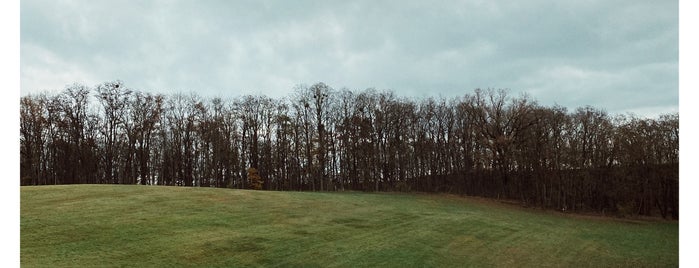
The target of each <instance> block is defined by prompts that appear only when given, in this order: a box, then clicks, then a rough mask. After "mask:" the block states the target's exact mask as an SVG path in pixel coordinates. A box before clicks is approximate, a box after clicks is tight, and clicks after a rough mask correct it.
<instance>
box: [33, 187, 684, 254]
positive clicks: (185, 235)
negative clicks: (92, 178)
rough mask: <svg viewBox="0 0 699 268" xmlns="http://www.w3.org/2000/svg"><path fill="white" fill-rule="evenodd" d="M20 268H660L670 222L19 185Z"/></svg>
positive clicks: (495, 206) (326, 198)
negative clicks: (365, 267) (253, 267)
mask: <svg viewBox="0 0 699 268" xmlns="http://www.w3.org/2000/svg"><path fill="white" fill-rule="evenodd" d="M20 191H21V194H20V196H21V235H20V236H21V242H20V243H21V246H20V251H21V257H20V259H21V265H22V266H26V267H86V266H87V267H90V266H100V267H104V266H107V267H109V266H111V267H144V266H159V267H176V266H205V267H224V266H228V267H240V266H272V267H295V266H297V267H361V266H369V267H405V266H418V267H426V266H429V267H431V266H444V267H468V266H474V267H491V266H500V267H521V266H529V267H546V266H552V267H571V266H573V267H609V266H614V267H618V266H628V267H643V266H647V267H666V266H678V251H679V248H678V247H679V242H678V240H679V237H678V235H679V234H678V229H679V228H678V223H677V222H662V221H628V220H626V221H624V220H619V219H608V218H595V217H581V216H572V215H563V214H560V213H555V212H545V211H541V210H536V209H522V208H518V207H513V206H506V205H501V204H499V203H496V202H491V201H484V200H482V199H476V198H459V197H455V196H449V195H426V194H389V193H384V194H367V193H308V192H268V191H245V190H230V189H207V188H184V187H154V186H114V185H77V186H39V187H21V190H20Z"/></svg>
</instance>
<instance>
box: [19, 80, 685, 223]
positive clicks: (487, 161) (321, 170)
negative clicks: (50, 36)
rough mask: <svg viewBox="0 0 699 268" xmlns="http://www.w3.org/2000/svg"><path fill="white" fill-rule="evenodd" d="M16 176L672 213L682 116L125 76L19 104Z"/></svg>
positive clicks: (501, 93) (488, 98)
mask: <svg viewBox="0 0 699 268" xmlns="http://www.w3.org/2000/svg"><path fill="white" fill-rule="evenodd" d="M20 117H21V120H20V124H21V126H20V176H21V179H20V183H21V185H46V184H78V183H80V184H86V183H87V184H100V183H102V184H143V185H184V186H197V187H228V188H246V189H250V188H255V189H265V190H282V191H288V190H293V191H344V190H353V191H419V192H444V193H454V194H462V195H471V196H483V197H490V198H500V199H507V200H514V201H517V202H519V203H521V204H524V205H527V206H536V207H542V208H549V209H558V210H566V211H591V212H600V213H605V214H622V215H660V216H662V217H672V218H678V216H679V201H678V195H679V193H678V192H679V175H678V165H679V154H678V152H679V114H677V113H675V114H667V115H661V116H659V117H658V118H654V119H647V118H638V117H635V116H633V115H615V116H611V115H609V114H607V113H606V112H605V111H604V110H601V109H597V108H594V107H590V106H586V107H580V108H577V109H575V110H574V111H568V110H567V109H566V108H565V107H561V106H552V107H546V106H542V105H540V104H538V103H537V102H536V101H535V100H533V99H531V98H530V97H528V96H527V95H522V96H518V97H513V96H510V95H508V91H506V90H494V89H487V90H481V89H476V90H474V91H473V93H470V94H466V95H464V96H462V97H457V98H451V99H445V98H440V99H435V98H425V99H419V100H414V99H409V98H405V97H400V96H396V95H395V93H394V92H392V91H377V90H374V89H367V90H363V91H352V90H348V89H340V90H336V89H333V88H331V87H330V86H328V85H326V84H324V83H317V84H314V85H311V86H297V87H296V88H295V89H294V92H293V93H292V94H291V95H290V96H289V97H287V98H280V99H274V98H270V97H267V96H254V95H246V96H240V97H235V98H230V99H222V98H203V97H201V96H198V95H197V94H194V93H192V94H172V95H162V94H153V93H148V92H142V91H138V90H133V89H130V88H128V87H127V86H125V85H124V84H123V83H122V82H121V81H112V82H105V83H103V84H100V85H97V86H95V87H88V86H85V85H81V84H74V85H70V86H67V87H66V88H65V89H64V90H63V91H61V92H60V93H56V94H46V93H44V94H34V95H27V96H23V97H21V99H20Z"/></svg>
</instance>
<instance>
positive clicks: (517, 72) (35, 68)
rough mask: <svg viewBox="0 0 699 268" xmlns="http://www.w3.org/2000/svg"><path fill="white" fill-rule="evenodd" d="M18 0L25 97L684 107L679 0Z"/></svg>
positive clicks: (616, 109) (642, 110) (649, 112)
mask: <svg viewBox="0 0 699 268" xmlns="http://www.w3.org/2000/svg"><path fill="white" fill-rule="evenodd" d="M378 2H380V3H377V1H346V2H340V1H337V2H333V3H330V1H325V2H320V1H317V2H316V1H214V0H209V1H99V0H98V1H94V0H93V1H35V0H27V1H22V2H21V7H20V10H21V11H20V12H21V14H20V20H21V24H20V25H21V37H20V40H21V44H20V49H21V66H20V72H21V80H20V82H21V93H22V94H28V93H31V92H37V91H43V90H60V89H62V88H63V87H64V86H65V85H67V84H72V83H73V82H81V83H85V84H88V85H95V84H97V83H100V82H104V81H109V80H115V79H121V80H122V81H124V82H125V83H126V84H127V85H129V86H131V87H133V88H137V89H140V90H149V91H151V90H152V91H159V92H164V93H168V92H179V91H197V92H199V93H200V94H201V95H205V96H210V95H217V96H229V95H230V96H235V95H240V94H266V95H270V96H274V97H281V96H286V95H288V94H289V93H290V91H292V89H293V87H294V86H295V85H298V84H311V83H315V82H318V81H323V82H325V83H327V84H329V85H331V86H333V87H336V88H341V87H347V88H351V89H364V88H368V87H376V88H378V89H392V90H395V91H396V93H398V94H399V95H402V96H409V97H425V96H445V97H452V96H460V95H463V94H465V93H470V92H472V90H473V89H474V88H489V87H491V88H509V89H511V90H512V91H513V94H518V93H519V92H527V93H529V94H530V95H531V96H532V97H534V98H535V99H537V100H539V102H540V103H542V104H544V105H553V104H554V103H556V104H560V105H563V106H566V107H569V109H573V108H575V107H578V106H583V105H592V106H595V107H599V108H604V109H606V110H607V111H609V112H611V113H626V112H634V113H637V114H640V115H646V116H654V115H656V114H658V113H663V112H673V111H677V106H678V3H677V1H613V3H611V2H610V1H575V2H573V3H571V2H570V1H536V0H535V1H526V2H522V3H516V4H512V3H508V2H506V1H502V2H500V1H479V0H464V1H439V2H437V3H438V4H435V3H429V1H378Z"/></svg>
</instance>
